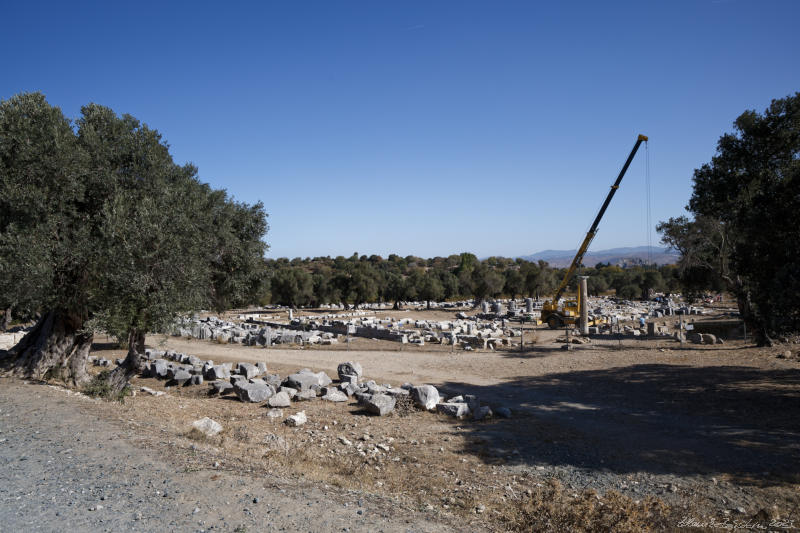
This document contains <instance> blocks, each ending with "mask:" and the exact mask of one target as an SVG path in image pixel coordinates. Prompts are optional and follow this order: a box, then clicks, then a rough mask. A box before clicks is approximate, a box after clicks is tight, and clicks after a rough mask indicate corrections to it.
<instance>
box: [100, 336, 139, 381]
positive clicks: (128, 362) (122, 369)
mask: <svg viewBox="0 0 800 533" xmlns="http://www.w3.org/2000/svg"><path fill="white" fill-rule="evenodd" d="M144 338H145V332H144V331H140V330H138V329H132V330H131V331H129V332H128V355H127V356H125V360H124V361H123V362H122V364H121V365H119V366H118V367H117V368H115V369H114V370H112V371H111V372H110V373H109V374H108V385H109V387H111V391H112V392H113V393H119V392H121V391H122V389H124V388H125V387H126V386H127V385H128V382H129V381H130V379H131V378H132V377H133V376H135V375H137V374H139V373H140V372H141V371H142V368H143V367H144V360H143V358H142V356H143V355H144Z"/></svg>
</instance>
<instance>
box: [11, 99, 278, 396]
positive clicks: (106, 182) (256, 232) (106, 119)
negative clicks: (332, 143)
mask: <svg viewBox="0 0 800 533" xmlns="http://www.w3.org/2000/svg"><path fill="white" fill-rule="evenodd" d="M266 231H267V223H266V214H265V213H264V210H263V206H262V205H261V204H260V203H259V204H255V205H252V206H251V205H247V204H243V203H239V202H235V201H234V200H232V199H231V198H230V197H229V196H228V195H227V194H226V193H225V191H220V190H214V189H212V188H211V187H209V186H208V185H207V184H204V183H202V182H200V180H199V179H198V176H197V169H196V168H195V167H194V166H192V165H178V164H176V163H175V162H174V161H173V160H172V156H171V155H170V153H169V147H168V145H167V144H166V142H164V141H163V139H162V138H161V135H160V134H159V133H158V132H157V131H156V130H154V129H151V128H149V127H148V126H146V125H144V124H142V123H141V122H139V121H138V120H137V119H135V118H134V117H132V116H130V115H122V116H119V115H117V114H116V113H114V112H113V111H112V110H111V109H109V108H107V107H103V106H100V105H96V104H89V105H87V106H84V107H83V108H82V110H81V116H80V117H79V118H78V119H77V120H76V121H75V123H74V124H73V123H72V122H71V121H70V120H68V119H67V118H65V117H64V116H63V114H62V113H61V111H60V110H59V109H58V108H57V107H53V106H51V105H49V104H48V103H47V101H46V99H45V97H44V96H43V95H42V94H40V93H30V94H20V95H17V96H14V97H12V98H11V99H9V100H6V101H3V102H2V103H0V305H1V306H2V307H3V308H4V309H6V308H11V309H13V310H14V312H15V314H16V315H17V316H21V317H34V316H35V315H37V314H38V315H39V316H40V320H39V322H38V323H37V326H36V327H35V328H34V330H32V331H31V332H30V333H29V334H28V335H26V337H25V339H23V340H22V341H21V342H20V344H18V345H17V346H16V347H15V348H14V349H12V350H11V352H10V354H8V355H7V356H6V357H5V365H6V366H9V365H10V366H11V367H13V368H14V369H15V370H16V372H17V373H20V374H23V375H30V376H35V377H41V375H43V373H45V372H52V370H53V369H54V368H56V369H59V371H60V372H61V373H64V374H66V377H68V378H70V379H72V380H73V381H75V382H78V381H81V380H83V379H85V375H84V373H83V370H82V366H83V364H85V363H81V362H80V361H81V360H85V356H86V353H88V347H87V345H86V344H87V342H88V343H89V344H91V331H92V330H93V329H94V328H101V329H103V330H105V331H107V332H109V333H111V334H114V335H116V336H118V337H119V338H121V339H126V340H127V341H128V343H129V347H130V352H129V355H131V356H132V361H131V365H129V367H131V366H136V364H137V360H136V357H135V356H136V355H137V354H138V353H140V352H141V350H142V349H143V343H144V335H145V333H146V332H148V331H154V330H164V329H165V328H167V327H168V326H169V325H170V324H171V323H172V322H173V321H174V319H175V316H176V315H177V314H179V313H182V312H187V311H191V310H195V309H199V308H218V309H222V308H227V307H230V306H232V305H237V304H241V303H250V302H252V301H254V299H255V298H256V297H257V296H258V294H259V293H260V292H261V291H262V285H263V283H264V280H265V272H264V268H263V255H264V251H265V250H266V244H265V243H264V241H263V240H262V238H263V236H264V234H265V233H266ZM54 329H55V330H58V332H59V333H58V335H57V337H58V338H55V337H54V333H53V331H54ZM62 337H63V338H62ZM65 340H66V341H67V342H65ZM76 342H77V343H78V344H76ZM73 358H75V359H76V361H72V359H73ZM128 370H130V368H128ZM126 372H127V370H126Z"/></svg>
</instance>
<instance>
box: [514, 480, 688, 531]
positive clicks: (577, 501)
mask: <svg viewBox="0 0 800 533" xmlns="http://www.w3.org/2000/svg"><path fill="white" fill-rule="evenodd" d="M670 518H671V512H670V509H669V508H668V507H667V506H666V505H665V504H664V502H662V501H661V500H659V499H656V498H653V497H649V498H645V499H644V500H641V501H638V500H637V501H634V500H631V499H630V498H628V497H627V496H623V495H621V494H619V493H618V492H615V491H609V492H608V493H606V495H605V497H601V496H600V495H599V494H598V493H597V492H595V491H594V490H591V489H589V490H585V491H582V492H581V493H574V492H572V493H571V492H567V491H565V490H564V488H563V486H562V485H561V483H559V482H558V480H555V479H551V480H549V481H548V482H547V483H546V484H544V485H543V486H542V487H537V488H536V489H535V490H533V491H532V492H531V494H530V495H529V497H526V498H522V499H520V500H517V501H515V502H514V503H513V505H511V506H510V507H509V509H508V512H507V513H505V514H502V515H501V519H502V521H503V522H504V523H505V524H506V525H507V526H508V528H509V529H510V530H512V531H574V532H583V531H587V532H588V531H615V532H639V531H663V530H666V529H669V527H670V525H674V524H675V523H677V521H674V520H670Z"/></svg>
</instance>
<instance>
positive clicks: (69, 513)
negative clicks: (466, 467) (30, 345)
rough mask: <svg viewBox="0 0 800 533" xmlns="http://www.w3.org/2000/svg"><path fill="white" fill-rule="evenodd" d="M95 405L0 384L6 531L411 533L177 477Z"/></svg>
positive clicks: (293, 497)
mask: <svg viewBox="0 0 800 533" xmlns="http://www.w3.org/2000/svg"><path fill="white" fill-rule="evenodd" d="M93 402H94V401H93V400H89V399H86V398H85V397H83V396H80V395H75V394H72V393H68V392H67V391H65V390H61V389H56V388H54V387H48V386H42V385H33V384H31V385H26V384H23V383H22V382H18V381H15V380H9V379H2V380H0V472H2V474H0V530H4V531H71V532H78V531H238V532H244V531H313V532H322V531H365V532H366V531H369V532H377V531H386V532H390V531H409V532H410V531H414V532H423V531H424V532H439V531H449V530H450V528H449V527H447V526H444V525H441V524H437V523H434V522H430V521H425V520H421V519H420V517H419V515H417V516H410V517H408V516H400V515H399V514H398V513H397V512H396V510H395V509H393V508H392V506H391V502H386V501H380V500H370V499H368V498H366V497H362V496H359V495H358V494H352V493H349V494H327V493H326V492H325V491H324V490H322V489H321V488H316V487H302V486H298V485H297V484H295V483H292V482H291V481H288V480H280V479H273V478H269V479H265V478H254V477H252V476H244V475H235V474H234V473H230V472H225V471H219V470H216V469H214V468H213V465H208V469H206V470H200V471H192V472H186V471H179V469H178V468H177V467H175V466H174V465H172V464H170V463H169V462H168V460H166V459H165V458H164V457H163V455H162V454H160V453H159V451H158V450H146V449H142V448H141V447H138V446H137V445H136V436H135V435H134V434H133V433H131V432H130V431H129V430H120V429H118V428H117V427H115V426H114V425H113V424H112V423H111V422H110V421H108V420H105V419H102V418H100V417H99V416H96V415H94V414H93V413H92V407H93V405H94V404H93Z"/></svg>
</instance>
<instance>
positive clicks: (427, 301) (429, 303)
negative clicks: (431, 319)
mask: <svg viewBox="0 0 800 533" xmlns="http://www.w3.org/2000/svg"><path fill="white" fill-rule="evenodd" d="M425 307H426V309H427V310H428V311H430V310H431V301H430V300H426V304H425Z"/></svg>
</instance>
